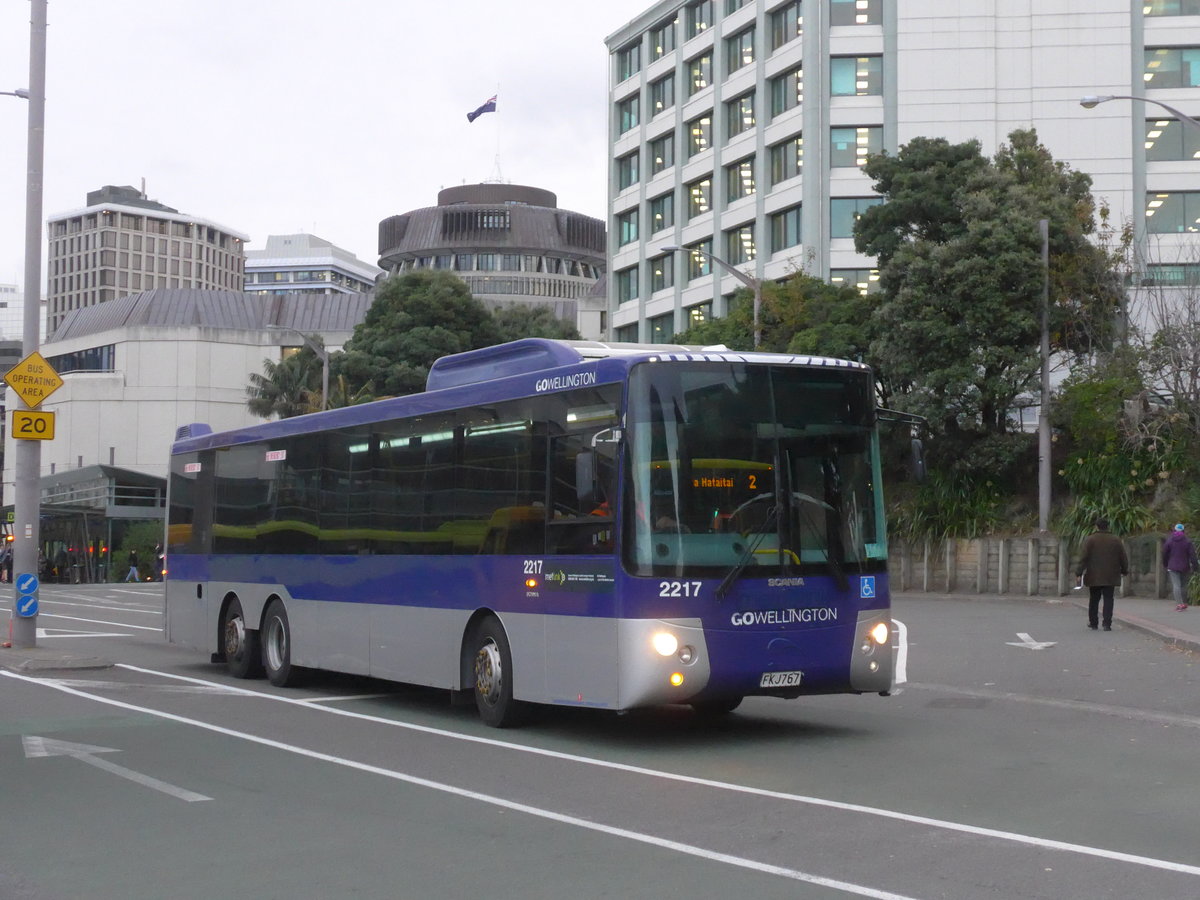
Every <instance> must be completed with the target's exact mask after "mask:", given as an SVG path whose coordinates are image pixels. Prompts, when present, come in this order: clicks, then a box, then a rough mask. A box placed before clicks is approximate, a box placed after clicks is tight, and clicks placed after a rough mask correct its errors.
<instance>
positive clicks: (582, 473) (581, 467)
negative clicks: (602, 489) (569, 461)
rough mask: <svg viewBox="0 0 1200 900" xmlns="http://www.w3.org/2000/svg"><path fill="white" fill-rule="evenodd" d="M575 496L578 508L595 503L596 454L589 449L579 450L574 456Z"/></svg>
mask: <svg viewBox="0 0 1200 900" xmlns="http://www.w3.org/2000/svg"><path fill="white" fill-rule="evenodd" d="M575 497H576V498H577V499H578V500H579V508H580V509H587V508H589V507H591V506H593V505H595V502H596V454H595V452H593V451H591V450H580V451H579V453H578V454H576V456H575Z"/></svg>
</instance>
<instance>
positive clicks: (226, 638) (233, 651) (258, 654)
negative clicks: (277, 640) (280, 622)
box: [221, 597, 262, 678]
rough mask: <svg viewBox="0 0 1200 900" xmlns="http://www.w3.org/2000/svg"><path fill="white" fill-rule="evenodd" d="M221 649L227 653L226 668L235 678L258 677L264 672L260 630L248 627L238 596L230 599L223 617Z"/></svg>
mask: <svg viewBox="0 0 1200 900" xmlns="http://www.w3.org/2000/svg"><path fill="white" fill-rule="evenodd" d="M221 649H222V650H223V651H224V653H225V668H226V669H228V670H229V674H230V675H232V676H233V677H234V678H257V677H258V676H259V675H261V674H262V651H261V649H260V647H259V643H258V632H257V631H251V630H250V629H248V628H247V627H246V617H245V616H244V615H243V614H242V604H241V602H240V601H239V600H238V598H237V597H234V598H232V599H231V600H230V601H229V605H228V606H226V607H225V614H224V615H223V616H222V617H221Z"/></svg>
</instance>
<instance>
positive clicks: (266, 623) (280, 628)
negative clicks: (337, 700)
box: [262, 600, 300, 687]
mask: <svg viewBox="0 0 1200 900" xmlns="http://www.w3.org/2000/svg"><path fill="white" fill-rule="evenodd" d="M262 652H263V665H264V667H265V668H266V670H267V680H268V681H270V682H271V684H273V685H275V686H276V687H288V686H291V685H295V684H296V683H298V681H299V680H300V679H299V667H298V666H293V665H292V626H291V625H290V624H289V623H288V614H287V610H286V609H285V608H284V606H283V603H282V602H280V601H279V600H272V601H271V604H270V606H268V607H267V614H266V616H265V617H264V619H263V628H262Z"/></svg>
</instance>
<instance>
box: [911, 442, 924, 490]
mask: <svg viewBox="0 0 1200 900" xmlns="http://www.w3.org/2000/svg"><path fill="white" fill-rule="evenodd" d="M909 466H910V467H911V471H912V478H913V481H915V482H916V483H917V484H923V483H924V482H925V444H923V443H922V442H921V439H920V438H913V439H912V458H911V460H910V461H909Z"/></svg>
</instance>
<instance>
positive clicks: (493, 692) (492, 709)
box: [470, 616, 524, 728]
mask: <svg viewBox="0 0 1200 900" xmlns="http://www.w3.org/2000/svg"><path fill="white" fill-rule="evenodd" d="M470 646H471V650H472V654H471V658H472V664H471V672H472V674H473V675H474V683H475V707H476V709H478V710H479V718H480V719H482V720H483V724H485V725H490V726H491V727H492V728H510V727H512V726H513V725H517V724H519V723H520V720H521V718H522V713H523V711H524V710H523V706H524V704H522V703H521V702H520V701H518V700H514V699H513V684H512V681H513V680H512V671H513V669H512V650H511V649H510V648H509V646H508V635H506V634H505V633H504V626H503V625H501V624H500V620H499V619H497V618H496V617H495V616H488V617H487V618H485V619H483V620H482V621H481V622H480V623H479V625H478V626H477V627H476V628H475V636H474V639H473V640H472V641H471V644H470Z"/></svg>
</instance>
